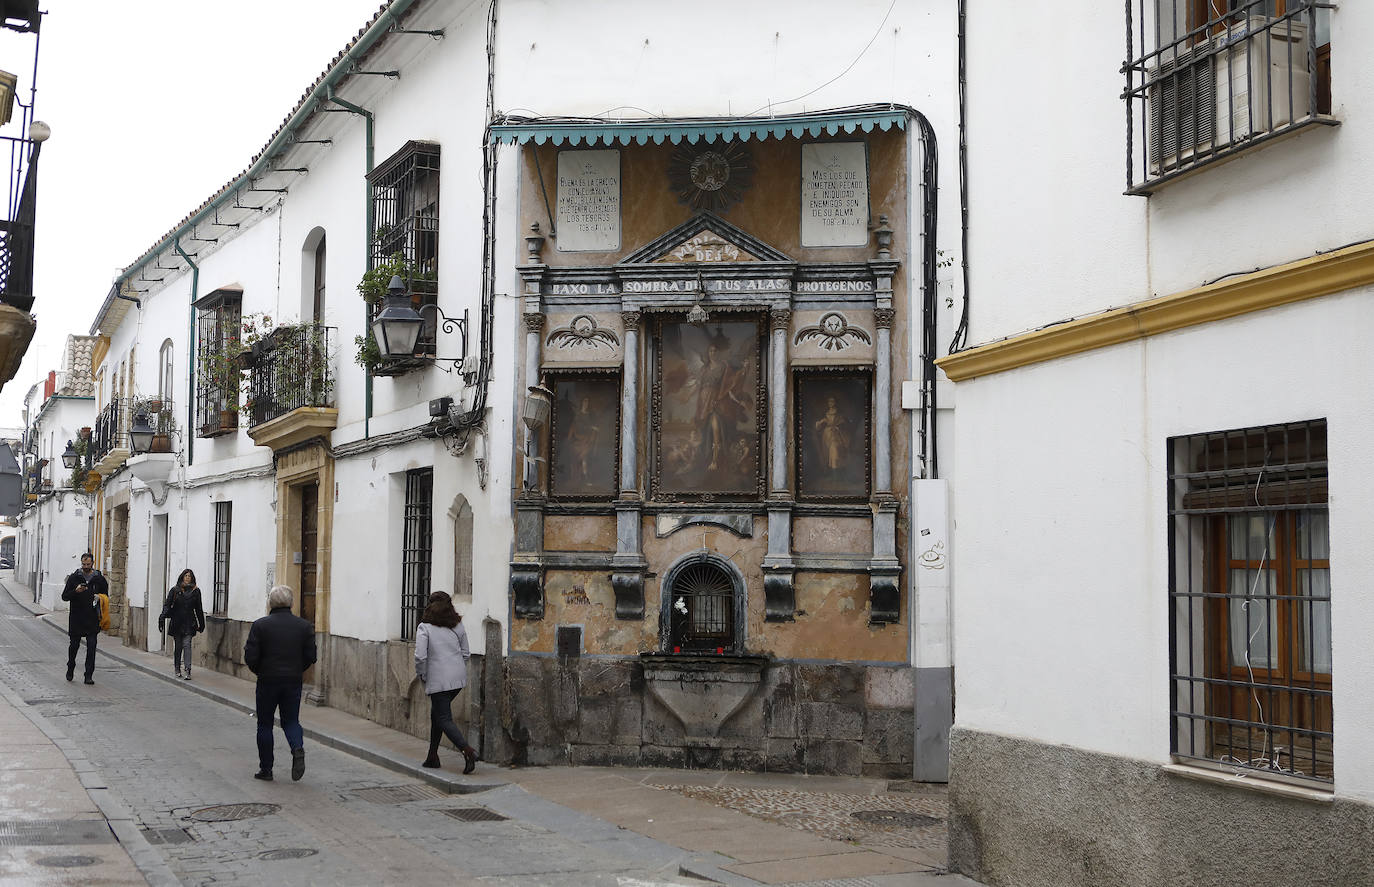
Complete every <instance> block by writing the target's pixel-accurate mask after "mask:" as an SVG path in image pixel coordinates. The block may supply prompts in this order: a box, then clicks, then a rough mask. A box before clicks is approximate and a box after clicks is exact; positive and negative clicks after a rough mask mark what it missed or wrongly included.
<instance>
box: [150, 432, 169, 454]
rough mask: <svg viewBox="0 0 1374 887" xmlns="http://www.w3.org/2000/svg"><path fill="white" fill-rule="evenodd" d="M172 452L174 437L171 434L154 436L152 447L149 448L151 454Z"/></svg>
mask: <svg viewBox="0 0 1374 887" xmlns="http://www.w3.org/2000/svg"><path fill="white" fill-rule="evenodd" d="M171 451H172V436H171V435H170V434H154V435H153V443H152V446H150V447H149V448H148V452H150V453H170V452H171Z"/></svg>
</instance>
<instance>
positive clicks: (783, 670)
mask: <svg viewBox="0 0 1374 887" xmlns="http://www.w3.org/2000/svg"><path fill="white" fill-rule="evenodd" d="M504 674H505V683H504V688H503V690H504V692H503V693H502V700H501V706H502V710H501V712H500V718H499V720H500V724H501V729H502V733H503V736H502V737H501V738H500V742H499V743H492V744H491V750H492V752H493V753H494V752H496V751H497V749H498V747H499V749H500V752H501V754H502V755H503V758H504V760H503V762H514V763H524V764H534V765H550V764H574V765H620V766H641V767H686V768H700V769H729V770H754V771H769V772H787V773H816V774H821V773H823V774H832V775H848V776H860V775H862V776H871V777H884V778H910V776H911V772H912V747H913V732H914V730H915V718H914V714H913V681H912V670H911V669H910V668H906V667H876V666H862V665H851V664H835V665H822V664H801V663H793V662H770V663H768V664H767V665H766V667H765V668H764V670H763V675H762V679H761V680H760V682H759V684H758V686H757V689H756V690H754V691H753V692H752V694H751V696H750V697H749V698H748V699H747V700H746V701H745V702H744V704H743V705H742V706H741V707H740V708H739V709H738V711H736V712H735V713H734V714H733V715H732V716H730V717H729V718H728V719H727V720H726V721H725V722H724V723H723V724H722V725H721V726H720V729H719V732H718V734H717V735H716V736H715V737H713V738H712V739H711V740H702V739H700V738H699V737H698V738H695V739H694V738H692V737H689V736H688V730H687V729H686V727H685V725H684V722H683V720H682V719H681V718H679V716H678V715H677V714H675V713H674V712H673V711H671V710H669V709H668V708H667V707H666V706H665V705H664V704H663V702H661V701H660V700H659V699H658V698H656V696H655V695H654V694H653V693H652V692H650V691H649V688H648V686H647V682H646V678H645V669H644V666H643V664H642V663H641V661H640V660H639V658H638V657H633V658H630V657H627V658H624V659H617V658H603V657H597V658H595V659H577V658H558V657H553V656H528V655H514V656H511V657H509V658H506V659H505V660H504Z"/></svg>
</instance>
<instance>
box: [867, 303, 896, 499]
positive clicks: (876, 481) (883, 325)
mask: <svg viewBox="0 0 1374 887" xmlns="http://www.w3.org/2000/svg"><path fill="white" fill-rule="evenodd" d="M895 314H896V312H895V311H893V310H892V309H891V308H877V309H875V310H874V311H873V325H874V326H876V327H877V328H878V353H877V358H876V360H877V365H876V366H875V368H874V369H875V378H874V382H873V389H874V390H873V466H874V476H873V489H874V492H875V493H876V494H877V496H878V498H882V497H884V496H890V495H892V320H893V317H894V315H895Z"/></svg>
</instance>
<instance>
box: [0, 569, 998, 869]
mask: <svg viewBox="0 0 1374 887" xmlns="http://www.w3.org/2000/svg"><path fill="white" fill-rule="evenodd" d="M26 592H27V589H26V588H25V587H23V586H22V585H19V584H17V583H12V582H0V684H3V686H0V697H3V698H0V716H3V717H0V751H3V752H4V759H5V765H4V767H3V768H0V885H9V884H24V885H33V884H42V885H56V884H83V885H84V884H90V883H102V884H121V885H122V884H138V883H143V882H144V880H145V879H146V881H147V883H150V884H155V885H159V887H161V885H163V884H166V885H172V884H186V885H206V884H236V883H242V884H260V883H264V882H269V881H270V882H274V883H281V884H337V885H350V884H369V885H370V884H407V885H423V884H438V883H444V884H452V883H455V882H457V883H480V884H484V885H497V887H500V885H565V884H566V885H614V887H654V885H669V884H705V883H710V884H726V885H732V887H753V885H758V884H787V885H793V887H917V885H930V884H939V885H948V887H958V885H972V884H973V882H971V881H968V880H966V879H964V878H961V877H958V876H953V875H946V874H944V873H943V871H942V863H943V859H944V841H945V837H944V834H945V826H944V821H945V800H944V793H943V790H942V789H940V788H936V787H931V788H929V789H921V788H920V787H918V786H916V785H915V784H911V785H908V786H902V787H895V788H894V787H889V786H888V785H887V784H886V783H885V782H883V781H879V780H846V779H836V778H827V777H806V776H795V775H792V776H789V775H786V774H750V773H728V772H721V771H716V772H711V771H681V770H678V771H674V770H658V771H655V770H637V769H634V768H628V769H619V768H595V767H572V768H566V767H563V768H560V767H551V768H544V767H534V768H520V769H509V768H498V767H495V766H492V765H489V764H487V763H485V762H482V763H479V765H478V770H477V772H476V774H474V775H473V776H471V777H464V776H460V775H458V774H457V773H456V768H450V769H448V770H442V771H423V772H422V771H419V770H414V771H413V772H412V771H411V770H410V767H411V766H413V762H412V760H411V759H412V758H415V759H416V760H418V756H419V754H420V753H421V752H422V748H423V745H422V743H421V742H420V741H419V740H417V739H415V738H414V737H411V736H407V735H405V734H401V733H397V732H395V731H391V730H387V729H386V728H383V727H380V726H378V725H375V724H372V723H371V722H367V721H362V720H361V719H357V718H353V717H352V716H349V715H346V714H344V713H342V712H339V711H337V710H335V709H330V708H307V709H306V710H305V711H303V712H302V714H303V722H304V724H305V726H306V732H307V737H306V749H307V757H306V762H307V769H306V774H305V778H304V779H303V780H302V781H300V782H298V783H293V782H291V780H290V778H289V770H288V768H287V767H285V766H280V764H281V760H280V758H279V761H278V764H279V766H278V767H277V772H276V775H277V779H276V780H275V781H273V782H270V783H267V782H260V781H257V780H254V779H253V778H252V773H253V771H254V770H255V769H256V765H257V758H256V748H255V745H254V740H253V734H254V729H255V724H254V721H253V718H252V715H251V714H250V713H249V712H248V711H247V710H246V709H247V707H248V704H249V702H250V700H251V686H252V685H251V684H249V683H248V682H246V681H241V680H239V679H236V678H232V677H229V676H227V675H222V674H218V673H215V672H212V671H208V670H204V669H201V670H198V671H197V673H196V676H195V679H194V680H193V682H192V683H190V684H184V683H182V682H180V681H172V680H170V679H164V678H166V675H165V674H164V669H165V668H166V663H167V660H165V659H164V658H162V657H160V656H158V655H156V654H149V653H143V652H139V651H135V650H130V649H128V648H125V647H123V646H122V645H121V644H120V643H119V642H118V640H117V639H114V638H110V637H108V636H102V637H101V640H100V647H99V649H100V650H101V651H102V652H101V655H99V656H98V657H97V664H96V672H95V682H96V683H95V685H94V686H86V685H84V684H83V683H82V682H81V679H80V668H79V667H78V671H77V679H76V680H75V681H74V682H72V683H68V682H67V681H66V680H65V679H64V676H63V673H64V661H65V655H66V635H65V634H64V633H63V632H61V631H58V630H57V629H55V628H54V624H56V625H62V624H65V614H62V613H56V614H49V615H47V616H46V617H43V618H38V617H36V616H35V614H34V613H33V612H31V610H32V609H33V608H31V607H29V606H27V605H21V604H20V603H18V602H17V601H18V600H25V601H27V599H28V595H26ZM16 596H17V597H16ZM81 656H84V651H83V653H81V654H79V656H78V658H79V659H80V657H81ZM150 671H151V672H153V673H150ZM30 721H32V722H33V723H32V724H31V723H30ZM35 725H46V726H45V727H43V732H46V733H47V734H48V735H47V737H46V738H44V736H43V735H41V734H40V732H39V730H37V729H34V727H35ZM279 733H280V731H278V734H279ZM277 741H278V745H279V747H280V746H281V744H282V740H281V737H280V735H278V737H277ZM54 746H56V747H54ZM331 746H332V747H331ZM341 749H342V750H341ZM441 754H442V752H441ZM26 755H27V757H26ZM64 755H65V759H64V758H63V756H64ZM461 760H462V759H461V757H460V756H458V755H457V754H456V753H454V752H452V751H451V750H450V751H449V752H448V757H447V759H446V761H445V763H446V765H448V764H451V763H457V764H458V765H459V766H461ZM374 762H376V763H374ZM73 769H74V770H75V771H76V773H73ZM76 776H79V777H80V782H79V783H78V782H77V780H76V778H75V777H76ZM83 786H84V789H85V790H83V788H82V787H83ZM87 790H89V793H90V798H89V799H88V798H86V797H85V795H86V793H87ZM96 797H99V798H100V799H101V803H100V809H99V810H97V809H96V807H95V804H94V803H93V799H95V798H96ZM83 805H84V806H83ZM112 811H113V813H112ZM105 820H108V821H109V822H108V825H107V824H106V821H105ZM64 836H67V837H64ZM116 841H118V843H115V842H116ZM120 845H123V846H122V847H121V846H120ZM125 851H127V854H128V855H127V856H125V855H124V853H125ZM130 857H132V862H131V860H130ZM39 860H42V861H39ZM135 865H136V866H137V870H135ZM44 866H49V867H48V868H44ZM83 866H93V867H90V868H84V867H83ZM937 879H938V880H937Z"/></svg>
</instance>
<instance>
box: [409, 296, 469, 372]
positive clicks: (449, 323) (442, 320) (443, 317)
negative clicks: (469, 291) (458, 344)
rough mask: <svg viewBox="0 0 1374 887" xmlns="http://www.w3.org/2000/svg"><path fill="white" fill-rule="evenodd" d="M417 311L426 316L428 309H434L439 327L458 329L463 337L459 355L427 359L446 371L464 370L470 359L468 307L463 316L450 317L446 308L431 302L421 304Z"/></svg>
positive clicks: (451, 330) (445, 329)
mask: <svg viewBox="0 0 1374 887" xmlns="http://www.w3.org/2000/svg"><path fill="white" fill-rule="evenodd" d="M416 311H417V313H418V314H419V315H420V316H421V317H423V316H424V314H425V312H426V311H433V312H434V314H435V319H434V320H435V323H436V324H438V326H439V329H441V330H443V331H444V332H446V333H451V332H453V331H454V330H458V332H459V334H460V336H461V337H462V349H461V353H460V354H459V356H458V357H430V358H427V359H428V360H431V361H433V362H434V365H435V366H436V367H438V368H439V369H441V370H443V371H444V372H446V373H453V372H462V371H463V364H464V363H466V362H467V359H468V309H466V308H464V309H463V316H462V317H449V316H448V315H447V314H445V313H444V309H442V308H440V307H439V306H438V305H437V304H435V303H433V302H431V303H428V304H425V305H421V306H420V307H419V308H417V309H416ZM445 364H447V366H445Z"/></svg>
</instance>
